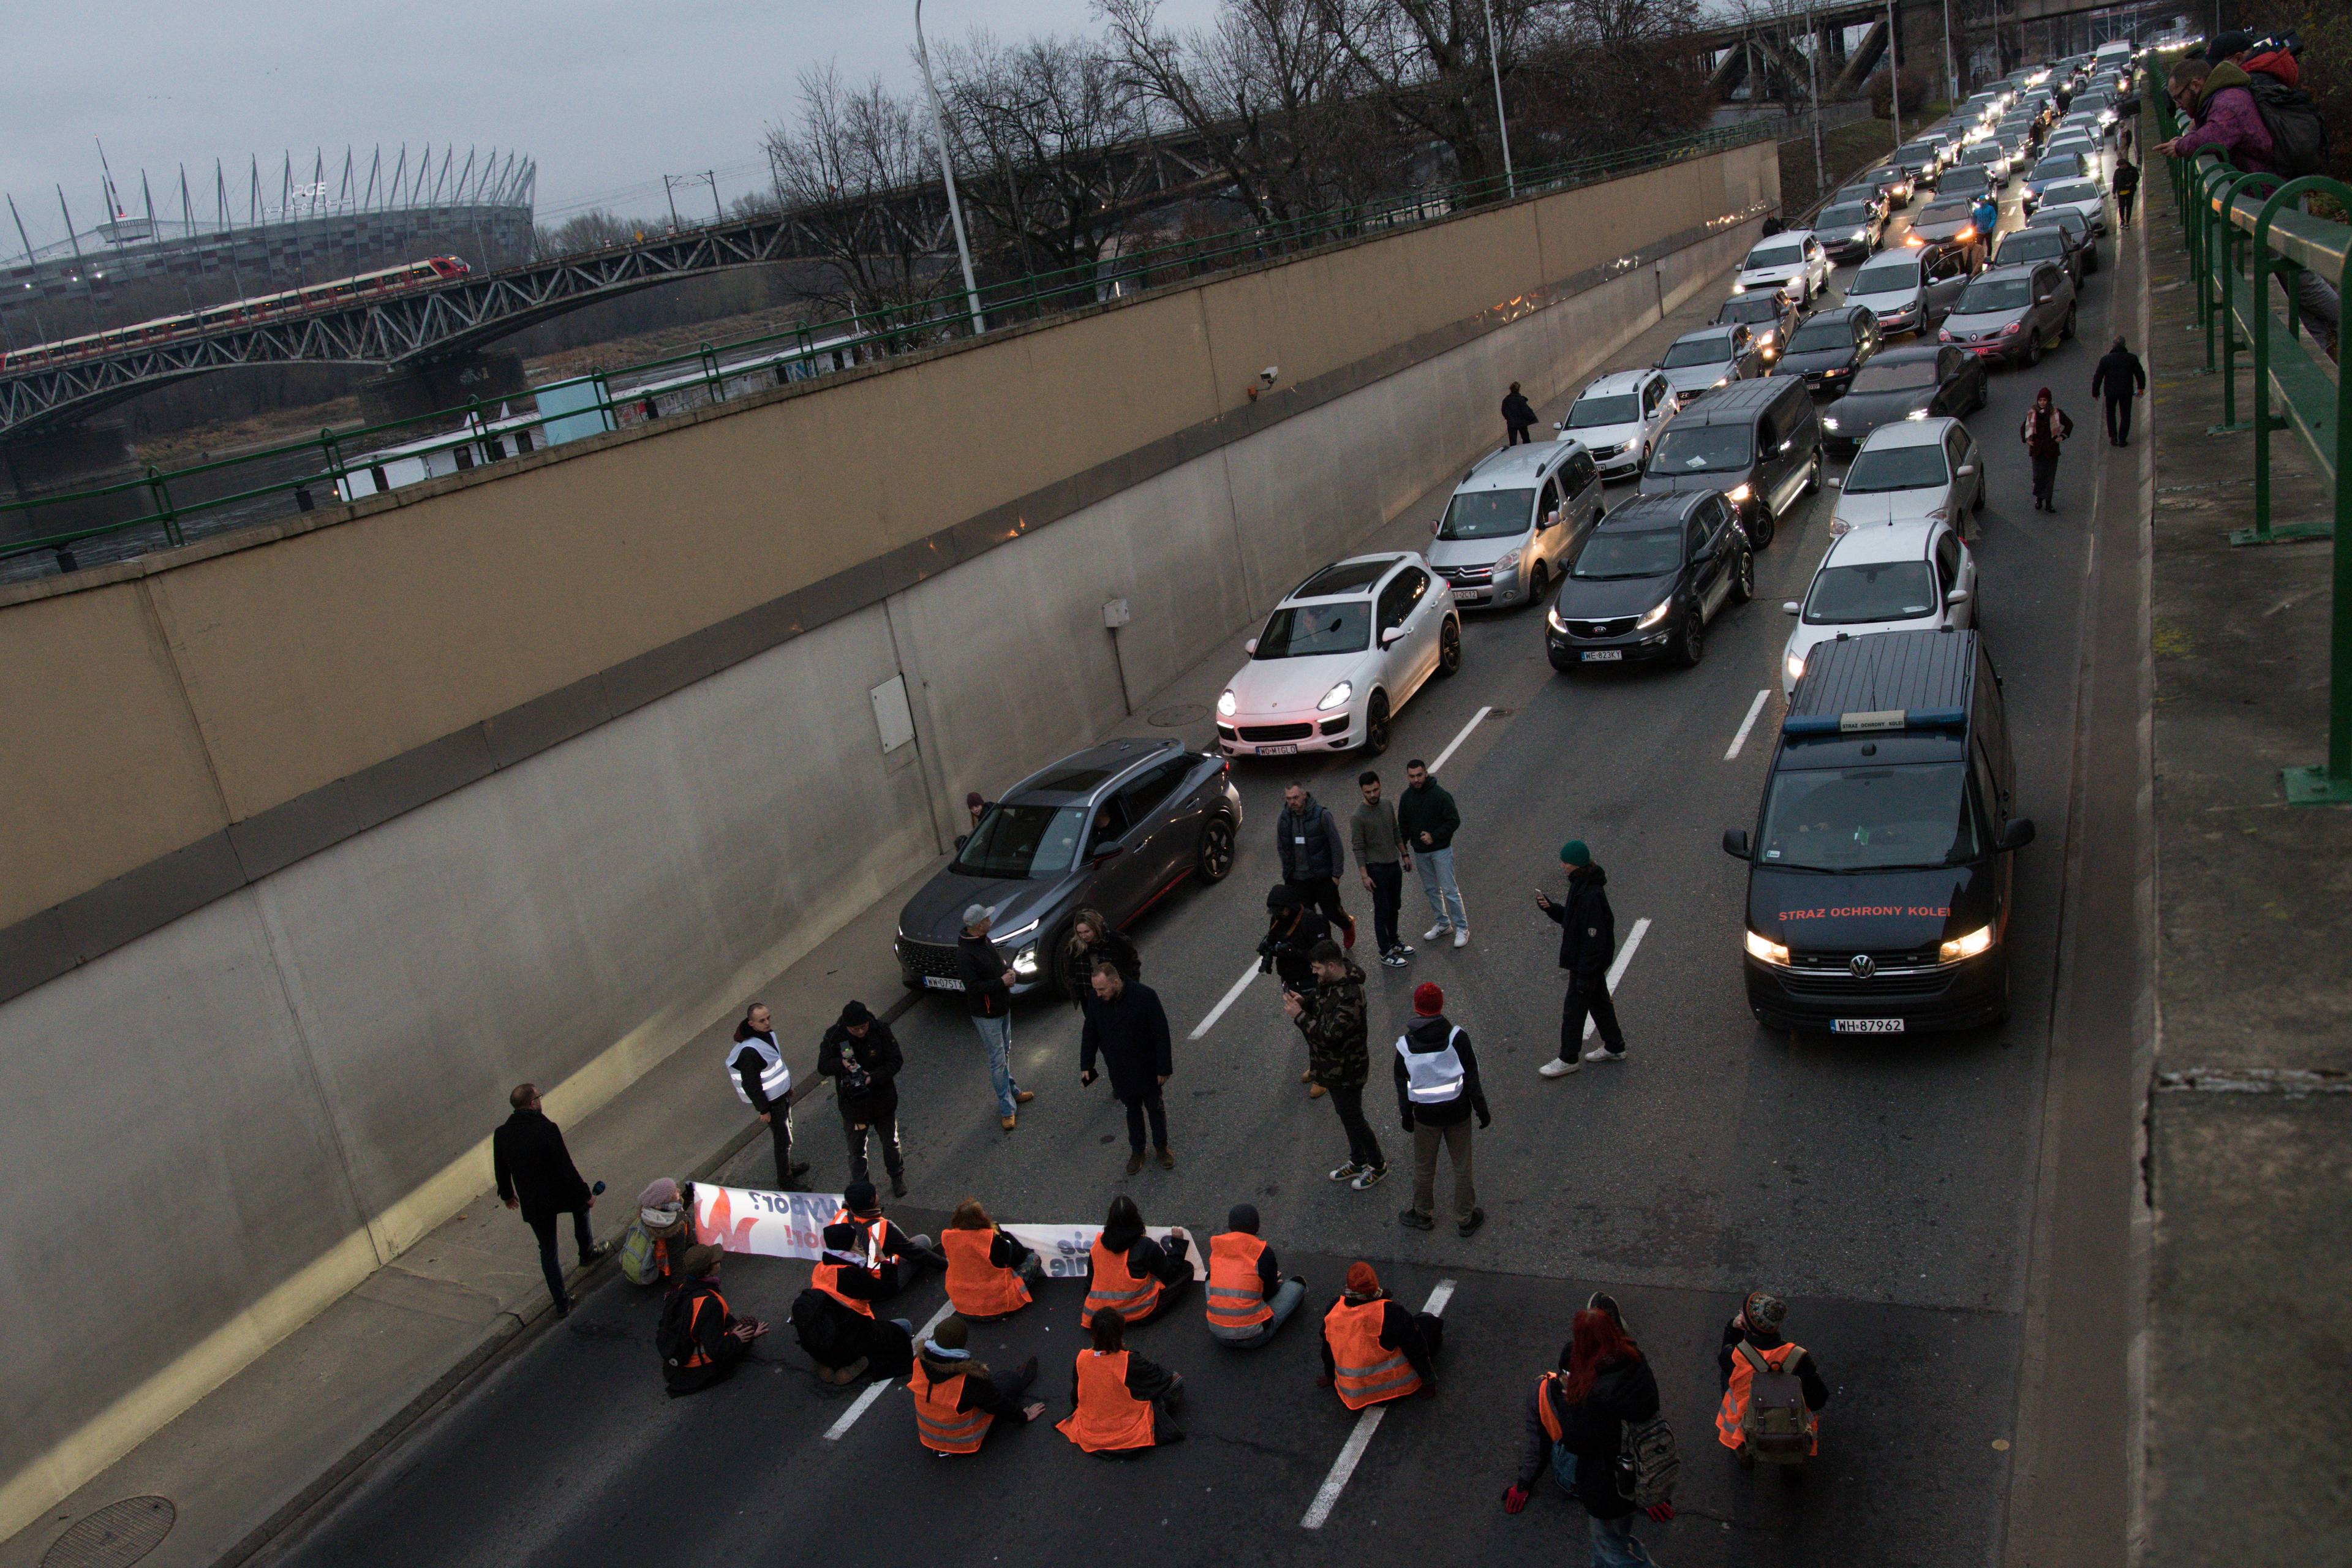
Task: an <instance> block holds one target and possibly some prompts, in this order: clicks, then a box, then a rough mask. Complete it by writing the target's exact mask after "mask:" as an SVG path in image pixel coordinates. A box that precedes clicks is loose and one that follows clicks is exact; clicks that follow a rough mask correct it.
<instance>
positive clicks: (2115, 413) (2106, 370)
mask: <svg viewBox="0 0 2352 1568" xmlns="http://www.w3.org/2000/svg"><path fill="white" fill-rule="evenodd" d="M2146 394H2147V370H2146V369H2145V368H2144V367H2143V366H2142V365H2141V364H2140V363H2139V355H2137V354H2136V353H2132V352H2131V349H2130V347H2129V346H2128V345H2127V344H2126V343H2125V342H2124V340H2123V339H2122V338H2121V337H2120V336H2118V337H2117V338H2116V346H2115V347H2113V348H2111V349H2109V350H2108V351H2107V352H2106V353H2103V354H2101V355H2100V356H2099V364H2098V368H2097V369H2095V370H2094V371H2093V372H2091V395H2092V396H2094V397H2102V396H2103V397H2104V398H2105V401H2106V405H2107V440H2108V441H2109V442H2110V443H2111V444H2112V445H2115V446H2117V447H2127V446H2129V445H2131V416H2132V399H2133V398H2135V397H2140V396H2144V395H2146Z"/></svg>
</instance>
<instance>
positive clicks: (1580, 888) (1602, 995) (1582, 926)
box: [1536, 838, 1625, 1078]
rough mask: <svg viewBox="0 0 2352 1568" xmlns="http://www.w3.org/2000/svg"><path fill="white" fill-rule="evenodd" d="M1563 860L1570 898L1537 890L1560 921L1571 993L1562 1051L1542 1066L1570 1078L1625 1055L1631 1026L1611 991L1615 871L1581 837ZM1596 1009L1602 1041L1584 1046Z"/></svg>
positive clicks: (1549, 914)
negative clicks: (1625, 1025)
mask: <svg viewBox="0 0 2352 1568" xmlns="http://www.w3.org/2000/svg"><path fill="white" fill-rule="evenodd" d="M1559 863H1560V864H1561V865H1563V866H1565V867H1567V868H1568V901H1567V902H1566V903H1564V904H1555V903H1553V902H1552V901H1551V900H1550V898H1549V896H1547V895H1545V894H1542V893H1538V894H1537V895H1536V908H1538V909H1539V910H1542V911H1543V912H1544V918H1545V919H1547V920H1549V921H1551V922H1552V924H1554V925H1556V926H1558V927H1559V966H1560V968H1562V969H1563V970H1566V971H1567V972H1568V994H1567V995H1566V996H1564V997H1562V998H1561V999H1560V1004H1559V1056H1557V1057H1555V1058H1552V1059H1551V1060H1550V1061H1548V1062H1546V1063H1544V1065H1543V1066H1541V1067H1539V1068H1537V1069H1536V1070H1537V1071H1538V1072H1539V1073H1541V1074H1543V1076H1544V1077H1546V1078H1565V1077H1567V1076H1568V1075H1569V1074H1570V1073H1572V1072H1576V1071H1578V1070H1580V1068H1582V1067H1583V1066H1584V1064H1585V1063H1586V1062H1588V1061H1594V1062H1622V1061H1623V1060H1624V1059H1625V1031H1624V1030H1623V1029H1622V1027H1620V1026H1618V1023H1617V1004H1616V1002H1615V1000H1614V999H1612V997H1611V996H1610V994H1609V964H1610V961H1611V960H1612V959H1614V958H1615V957H1616V956H1617V915H1616V911H1614V910H1612V909H1611V908H1610V907H1609V873H1608V872H1606V871H1604V870H1602V869H1601V868H1600V867H1598V866H1596V865H1594V864H1593V863H1592V851H1591V848H1590V847H1587V846H1586V844H1585V842H1584V840H1583V839H1581V838H1571V839H1570V840H1569V841H1568V842H1567V843H1565V844H1563V845H1561V846H1560V847H1559ZM1587 1015H1590V1016H1591V1019H1592V1025H1593V1027H1594V1028H1596V1029H1598V1030H1599V1031H1600V1033H1601V1043H1600V1044H1599V1045H1598V1046H1595V1047H1593V1048H1592V1049H1591V1050H1589V1051H1588V1050H1586V1049H1585V1048H1584V1020H1585V1018H1586V1016H1587Z"/></svg>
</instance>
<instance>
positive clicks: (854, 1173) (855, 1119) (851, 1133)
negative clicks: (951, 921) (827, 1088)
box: [816, 1002, 907, 1198]
mask: <svg viewBox="0 0 2352 1568" xmlns="http://www.w3.org/2000/svg"><path fill="white" fill-rule="evenodd" d="M906 1065H907V1058H906V1056H905V1053H903V1052H901V1051H900V1050H899V1049H898V1036H896V1035H894V1034H892V1033H891V1032H890V1026H889V1025H887V1024H886V1023H884V1022H883V1021H882V1020H881V1019H879V1018H877V1017H876V1016H874V1015H873V1013H872V1012H870V1011H869V1010H868V1009H867V1008H866V1004H865V1003H863V1002H852V1003H850V1004H849V1005H847V1006H845V1007H844V1008H843V1009H842V1010H841V1016H840V1018H839V1019H837V1020H835V1023H834V1026H833V1027H832V1028H830V1029H827V1030H826V1031H825V1032H824V1039H823V1040H821V1041H819V1042H818V1043H817V1047H816V1070H817V1074H818V1076H819V1077H821V1078H829V1079H833V1097H834V1100H835V1102H836V1103H838V1104H839V1105H840V1107H841V1130H842V1132H843V1134H844V1136H845V1137H846V1138H847V1139H848V1140H849V1179H850V1180H851V1181H853V1182H863V1181H866V1180H867V1179H868V1177H867V1174H866V1136H867V1134H869V1133H871V1134H873V1135H874V1136H875V1137H877V1138H878V1139H880V1141H881V1143H882V1163H883V1165H884V1167H885V1168H886V1169H887V1170H888V1171H889V1173H890V1192H891V1194H892V1195H893V1196H895V1197H901V1198H903V1197H905V1196H906V1195H907V1160H906V1156H905V1155H904V1154H903V1153H901V1152H900V1151H899V1147H898V1069H899V1068H902V1067H904V1066H906Z"/></svg>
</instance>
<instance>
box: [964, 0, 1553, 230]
mask: <svg viewBox="0 0 2352 1568" xmlns="http://www.w3.org/2000/svg"><path fill="white" fill-rule="evenodd" d="M919 3H920V0H918V4H919ZM1479 8H1480V9H1481V10H1483V11H1485V12H1486V65H1487V68H1488V69H1490V70H1491V71H1492V72H1493V73H1494V77H1495V129H1496V131H1499V132H1502V136H1503V188H1504V189H1505V190H1506V191H1507V192H1508V193H1509V194H1510V195H1513V196H1517V195H1518V194H1519V178H1518V176H1517V174H1513V173H1512V172H1511V123H1510V121H1509V119H1508V118H1507V117H1506V116H1505V115H1504V113H1503V46H1502V43H1501V42H1500V39H1499V37H1498V35H1497V34H1496V30H1495V5H1494V0H1480V4H1479Z"/></svg>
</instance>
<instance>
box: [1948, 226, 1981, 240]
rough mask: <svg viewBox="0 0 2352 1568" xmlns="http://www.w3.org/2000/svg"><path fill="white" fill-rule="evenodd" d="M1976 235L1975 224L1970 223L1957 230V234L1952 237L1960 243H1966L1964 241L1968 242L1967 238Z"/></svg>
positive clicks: (1969, 238) (1972, 237)
mask: <svg viewBox="0 0 2352 1568" xmlns="http://www.w3.org/2000/svg"><path fill="white" fill-rule="evenodd" d="M1952 237H1953V239H1955V240H1957V241H1959V242H1961V243H1963V244H1965V243H1966V242H1968V241H1969V240H1971V239H1974V238H1975V237H1977V230H1976V225H1974V224H1970V225H1969V226H1968V227H1966V228H1964V229H1962V230H1960V232H1959V233H1958V234H1956V235H1954V236H1952Z"/></svg>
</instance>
